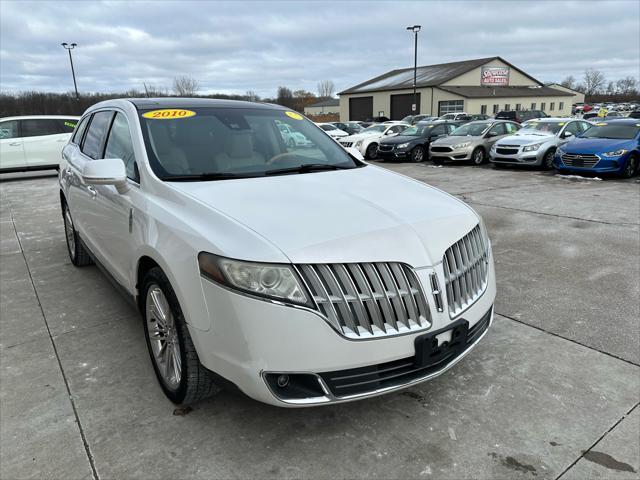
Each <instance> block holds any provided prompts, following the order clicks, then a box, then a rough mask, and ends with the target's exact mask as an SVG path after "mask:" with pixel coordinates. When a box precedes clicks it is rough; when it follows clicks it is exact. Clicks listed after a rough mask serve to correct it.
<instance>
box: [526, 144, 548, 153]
mask: <svg viewBox="0 0 640 480" xmlns="http://www.w3.org/2000/svg"><path fill="white" fill-rule="evenodd" d="M542 145H543V143H534V144H533V145H527V146H526V147H524V148H523V149H522V151H523V152H535V151H536V150H538V149H539V148H540V147H541V146H542Z"/></svg>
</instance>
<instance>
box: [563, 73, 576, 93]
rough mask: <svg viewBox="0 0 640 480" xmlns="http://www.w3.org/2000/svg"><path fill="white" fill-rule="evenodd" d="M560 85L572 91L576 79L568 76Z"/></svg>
mask: <svg viewBox="0 0 640 480" xmlns="http://www.w3.org/2000/svg"><path fill="white" fill-rule="evenodd" d="M560 85H562V86H563V87H565V88H570V89H572V90H573V89H574V87H575V85H576V79H575V78H574V77H573V75H569V76H568V77H566V78H565V79H564V80H562V81H561V82H560Z"/></svg>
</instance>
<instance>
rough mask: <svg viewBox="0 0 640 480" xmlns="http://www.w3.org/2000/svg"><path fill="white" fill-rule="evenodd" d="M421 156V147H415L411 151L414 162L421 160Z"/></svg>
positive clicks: (422, 154)
mask: <svg viewBox="0 0 640 480" xmlns="http://www.w3.org/2000/svg"><path fill="white" fill-rule="evenodd" d="M423 157H424V152H423V151H422V149H421V148H416V149H415V150H414V151H413V159H414V160H415V161H416V162H421V161H422V158H423Z"/></svg>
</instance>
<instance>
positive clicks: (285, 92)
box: [276, 87, 295, 108]
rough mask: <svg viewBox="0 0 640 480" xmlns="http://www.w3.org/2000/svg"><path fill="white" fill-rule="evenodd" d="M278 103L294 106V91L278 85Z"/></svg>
mask: <svg viewBox="0 0 640 480" xmlns="http://www.w3.org/2000/svg"><path fill="white" fill-rule="evenodd" d="M276 103H278V105H283V106H285V107H289V108H294V105H295V101H294V99H293V93H291V89H289V88H287V87H278V97H277V99H276Z"/></svg>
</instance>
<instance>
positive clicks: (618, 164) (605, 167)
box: [553, 152, 630, 173]
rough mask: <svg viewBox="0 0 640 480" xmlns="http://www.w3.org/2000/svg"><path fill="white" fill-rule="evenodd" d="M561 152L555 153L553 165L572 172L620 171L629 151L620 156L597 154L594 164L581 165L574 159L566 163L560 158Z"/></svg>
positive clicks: (627, 158)
mask: <svg viewBox="0 0 640 480" xmlns="http://www.w3.org/2000/svg"><path fill="white" fill-rule="evenodd" d="M562 153H565V152H561V153H557V154H556V156H555V157H554V159H553V165H554V167H555V168H557V169H559V170H566V171H568V172H574V173H586V172H592V173H620V172H622V170H623V169H624V167H625V165H626V164H627V161H628V160H629V156H630V155H629V153H626V154H625V155H623V156H621V157H604V156H601V155H598V158H599V159H598V161H597V162H595V164H593V165H592V164H591V163H592V162H591V163H588V164H584V163H583V165H582V166H580V164H577V165H576V162H575V161H573V162H571V163H570V164H568V163H569V162H567V163H565V162H564V161H563V160H562Z"/></svg>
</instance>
